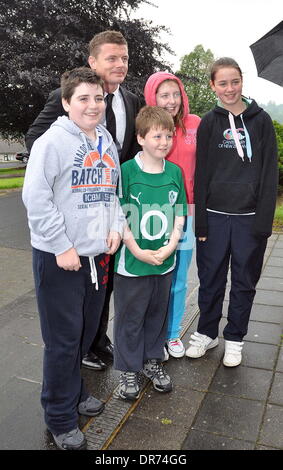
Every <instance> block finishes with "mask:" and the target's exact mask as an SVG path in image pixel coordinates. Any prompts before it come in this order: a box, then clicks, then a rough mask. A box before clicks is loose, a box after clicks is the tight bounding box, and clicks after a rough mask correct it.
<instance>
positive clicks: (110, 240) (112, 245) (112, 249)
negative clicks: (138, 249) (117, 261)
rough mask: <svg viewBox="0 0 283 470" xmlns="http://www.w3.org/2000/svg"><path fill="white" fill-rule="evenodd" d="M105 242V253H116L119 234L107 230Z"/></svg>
mask: <svg viewBox="0 0 283 470" xmlns="http://www.w3.org/2000/svg"><path fill="white" fill-rule="evenodd" d="M106 243H107V246H108V248H109V250H108V251H106V254H107V255H114V253H116V251H117V250H118V248H119V246H120V243H121V236H120V234H119V233H118V232H109V235H108V237H107V240H106Z"/></svg>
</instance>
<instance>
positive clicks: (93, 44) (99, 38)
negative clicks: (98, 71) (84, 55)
mask: <svg viewBox="0 0 283 470" xmlns="http://www.w3.org/2000/svg"><path fill="white" fill-rule="evenodd" d="M103 44H118V45H121V46H127V45H128V43H127V41H126V39H125V38H124V36H123V34H122V33H120V32H119V31H112V30H108V31H102V33H98V34H96V35H95V36H94V37H93V38H92V40H91V41H90V43H89V55H91V56H93V57H97V55H98V54H99V51H100V46H102V45H103Z"/></svg>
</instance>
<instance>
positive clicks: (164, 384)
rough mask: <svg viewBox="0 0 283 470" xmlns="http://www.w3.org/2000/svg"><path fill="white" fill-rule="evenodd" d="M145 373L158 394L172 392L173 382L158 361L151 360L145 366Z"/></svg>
mask: <svg viewBox="0 0 283 470" xmlns="http://www.w3.org/2000/svg"><path fill="white" fill-rule="evenodd" d="M143 373H144V375H145V376H146V377H148V378H149V379H150V380H151V381H152V383H153V386H154V388H155V390H157V391H158V392H171V390H172V382H171V379H170V377H169V375H168V374H166V372H165V371H164V369H163V365H162V364H161V362H159V361H158V360H157V359H149V360H148V361H147V362H146V363H145V364H144V366H143Z"/></svg>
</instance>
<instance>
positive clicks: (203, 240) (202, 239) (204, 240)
mask: <svg viewBox="0 0 283 470" xmlns="http://www.w3.org/2000/svg"><path fill="white" fill-rule="evenodd" d="M198 240H199V241H200V242H206V240H207V238H206V237H199V238H198Z"/></svg>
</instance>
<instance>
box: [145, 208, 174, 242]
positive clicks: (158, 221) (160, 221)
mask: <svg viewBox="0 0 283 470" xmlns="http://www.w3.org/2000/svg"><path fill="white" fill-rule="evenodd" d="M151 217H153V218H154V219H153V222H154V227H157V226H158V229H159V231H156V233H154V234H150V233H149V231H148V228H147V227H148V225H150V222H152V221H150V218H151ZM167 227H168V220H167V217H166V215H165V214H163V212H161V211H158V210H151V211H148V212H146V214H144V215H143V217H142V219H141V222H140V230H141V234H142V236H143V237H144V238H146V239H147V240H158V239H160V238H161V237H163V235H164V234H165V233H166V230H167ZM154 232H155V231H154Z"/></svg>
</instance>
